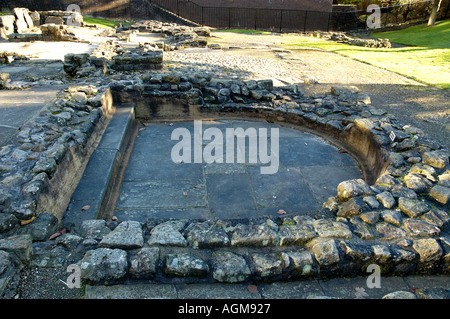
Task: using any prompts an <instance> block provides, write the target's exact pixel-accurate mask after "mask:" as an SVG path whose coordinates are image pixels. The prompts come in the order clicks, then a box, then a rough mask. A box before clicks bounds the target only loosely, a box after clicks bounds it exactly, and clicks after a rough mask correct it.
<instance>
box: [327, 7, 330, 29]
mask: <svg viewBox="0 0 450 319" xmlns="http://www.w3.org/2000/svg"><path fill="white" fill-rule="evenodd" d="M330 20H331V12H328V23H327V32H329V31H330Z"/></svg>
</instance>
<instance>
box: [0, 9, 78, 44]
mask: <svg viewBox="0 0 450 319" xmlns="http://www.w3.org/2000/svg"><path fill="white" fill-rule="evenodd" d="M68 26H79V27H81V26H84V22H83V16H82V15H81V14H80V13H78V12H69V11H56V10H53V11H34V12H30V10H28V9H27V8H14V9H13V14H9V15H4V16H0V37H1V38H2V39H5V40H9V41H77V40H78V39H76V38H75V37H74V34H72V33H71V32H70V30H69V29H68ZM39 30H40V31H41V32H40V33H39Z"/></svg>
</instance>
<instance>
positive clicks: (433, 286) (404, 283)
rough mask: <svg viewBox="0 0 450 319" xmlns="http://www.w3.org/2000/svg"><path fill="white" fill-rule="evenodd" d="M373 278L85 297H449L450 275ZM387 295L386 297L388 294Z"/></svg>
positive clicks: (131, 289) (163, 287)
mask: <svg viewBox="0 0 450 319" xmlns="http://www.w3.org/2000/svg"><path fill="white" fill-rule="evenodd" d="M372 282H373V281H372V280H371V278H370V277H355V278H335V279H330V280H303V281H292V282H274V283H261V284H258V285H253V284H252V285H249V284H247V283H240V284H223V283H193V284H154V283H148V282H147V283H144V282H140V283H137V284H121V285H112V286H92V285H87V286H86V290H85V292H86V293H85V297H86V299H335V298H336V299H381V298H383V297H384V296H386V295H388V294H389V296H390V297H392V296H393V294H392V293H395V294H394V297H397V298H408V297H409V298H417V299H423V298H426V299H429V298H431V299H449V298H450V288H449V287H450V276H407V277H382V278H380V282H379V283H380V285H379V286H380V288H377V287H373V288H370V284H371V283H372ZM399 292H402V293H399ZM386 298H387V297H386Z"/></svg>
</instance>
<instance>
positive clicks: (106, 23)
mask: <svg viewBox="0 0 450 319" xmlns="http://www.w3.org/2000/svg"><path fill="white" fill-rule="evenodd" d="M83 21H84V22H85V23H87V24H96V25H98V26H99V27H100V28H114V27H115V26H118V25H119V24H121V23H122V25H125V24H133V22H130V21H121V20H108V19H102V18H92V17H83Z"/></svg>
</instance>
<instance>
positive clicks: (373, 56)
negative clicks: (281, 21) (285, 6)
mask: <svg viewBox="0 0 450 319" xmlns="http://www.w3.org/2000/svg"><path fill="white" fill-rule="evenodd" d="M371 36H373V37H374V38H387V39H389V40H390V41H391V42H395V43H400V44H404V45H407V46H405V47H399V48H390V49H386V48H365V47H357V46H352V45H348V44H344V43H336V42H332V41H326V40H323V39H317V38H304V41H302V42H301V43H298V42H297V43H295V44H293V45H292V44H290V45H289V47H291V48H299V47H300V48H318V49H322V50H327V51H332V52H336V53H339V54H342V55H344V56H348V57H350V58H353V59H356V60H359V61H363V62H366V63H369V64H372V65H375V66H377V67H381V68H384V69H387V70H390V71H393V72H396V73H399V74H401V75H404V76H407V77H409V78H412V79H415V80H417V81H419V82H422V83H426V84H431V85H435V86H437V87H440V88H444V89H449V88H450V71H449V70H450V45H449V44H450V20H446V21H439V22H437V23H436V25H435V26H432V27H427V26H426V24H422V25H418V26H414V27H410V28H407V29H404V30H400V31H392V32H383V33H381V32H380V33H373V34H372V35H371Z"/></svg>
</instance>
